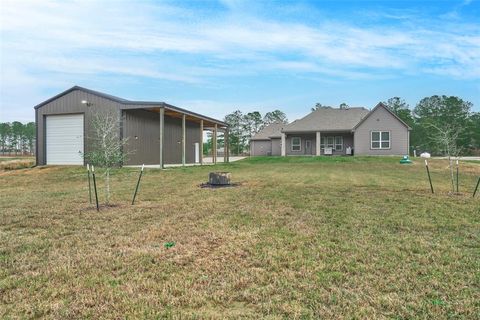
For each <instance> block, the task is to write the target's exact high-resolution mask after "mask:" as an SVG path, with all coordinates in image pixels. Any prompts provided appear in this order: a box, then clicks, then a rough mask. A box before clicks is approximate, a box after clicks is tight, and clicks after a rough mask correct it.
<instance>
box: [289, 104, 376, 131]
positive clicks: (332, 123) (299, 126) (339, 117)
mask: <svg viewBox="0 0 480 320" xmlns="http://www.w3.org/2000/svg"><path fill="white" fill-rule="evenodd" d="M368 113H369V111H368V110H367V109H365V108H346V109H336V108H320V109H317V110H315V111H313V112H312V113H310V114H308V115H306V116H305V117H303V118H302V119H299V120H295V121H293V122H292V123H290V124H289V125H286V126H285V127H284V128H283V130H282V132H286V133H288V132H311V131H350V130H352V129H353V128H354V127H355V126H356V125H357V123H359V122H360V121H361V120H362V119H363V118H364V117H365V116H366V115H367V114H368Z"/></svg>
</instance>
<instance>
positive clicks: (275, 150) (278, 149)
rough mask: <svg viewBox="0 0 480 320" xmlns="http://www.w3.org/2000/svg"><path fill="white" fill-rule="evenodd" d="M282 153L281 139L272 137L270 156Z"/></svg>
mask: <svg viewBox="0 0 480 320" xmlns="http://www.w3.org/2000/svg"><path fill="white" fill-rule="evenodd" d="M281 155H282V139H279V138H274V139H272V156H281Z"/></svg>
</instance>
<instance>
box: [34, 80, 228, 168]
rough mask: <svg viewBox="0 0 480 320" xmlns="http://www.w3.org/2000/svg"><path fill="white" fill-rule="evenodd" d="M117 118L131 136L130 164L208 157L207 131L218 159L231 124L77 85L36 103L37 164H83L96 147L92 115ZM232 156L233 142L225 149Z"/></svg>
mask: <svg viewBox="0 0 480 320" xmlns="http://www.w3.org/2000/svg"><path fill="white" fill-rule="evenodd" d="M98 112H102V113H106V114H109V115H111V116H113V117H115V118H116V119H118V121H119V123H120V126H119V128H120V129H119V131H120V132H119V133H118V135H119V137H122V138H127V137H128V140H127V144H126V146H125V147H124V152H126V153H127V155H128V156H127V160H126V163H125V164H126V165H141V164H148V165H159V166H160V167H163V166H164V165H165V164H189V163H199V164H202V163H203V133H204V131H211V132H212V134H213V154H212V158H213V162H214V163H216V162H217V152H216V150H217V134H218V132H223V134H224V138H225V141H226V143H225V145H226V146H228V126H227V124H226V123H225V122H223V121H220V120H216V119H213V118H210V117H207V116H203V115H201V114H197V113H195V112H191V111H188V110H184V109H181V108H178V107H175V106H172V105H169V104H167V103H164V102H150V101H130V100H125V99H122V98H118V97H114V96H111V95H108V94H104V93H101V92H97V91H93V90H90V89H86V88H82V87H78V86H75V87H73V88H71V89H68V90H66V91H64V92H62V93H60V94H58V95H56V96H54V97H53V98H51V99H48V100H46V101H44V102H42V103H40V104H39V105H37V106H35V122H36V124H37V134H36V135H37V150H36V157H37V164H38V165H50V164H59V165H83V164H84V160H83V158H82V153H84V152H89V151H90V150H91V137H92V136H93V131H92V129H93V128H92V125H91V122H92V119H93V116H94V115H95V114H96V113H98ZM224 158H225V159H224V161H227V162H228V147H227V150H225V153H224Z"/></svg>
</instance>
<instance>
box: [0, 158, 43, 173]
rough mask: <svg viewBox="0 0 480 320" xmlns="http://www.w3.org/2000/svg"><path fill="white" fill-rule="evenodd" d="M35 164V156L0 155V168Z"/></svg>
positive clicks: (14, 168) (24, 166)
mask: <svg viewBox="0 0 480 320" xmlns="http://www.w3.org/2000/svg"><path fill="white" fill-rule="evenodd" d="M33 166H35V158H34V157H30V156H25V157H4V156H0V170H17V169H24V168H31V167H33Z"/></svg>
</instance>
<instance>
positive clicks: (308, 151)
mask: <svg viewBox="0 0 480 320" xmlns="http://www.w3.org/2000/svg"><path fill="white" fill-rule="evenodd" d="M305 154H312V140H305Z"/></svg>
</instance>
